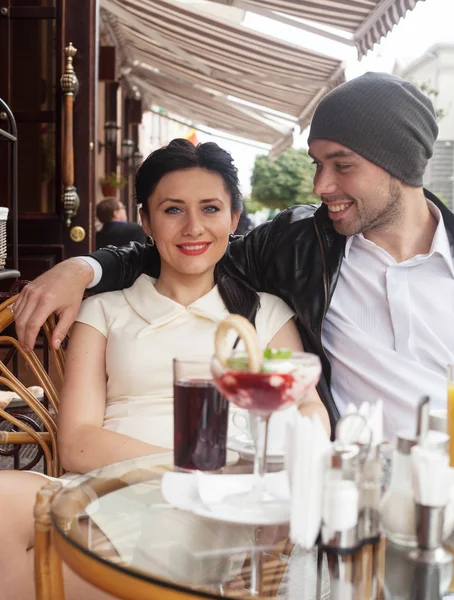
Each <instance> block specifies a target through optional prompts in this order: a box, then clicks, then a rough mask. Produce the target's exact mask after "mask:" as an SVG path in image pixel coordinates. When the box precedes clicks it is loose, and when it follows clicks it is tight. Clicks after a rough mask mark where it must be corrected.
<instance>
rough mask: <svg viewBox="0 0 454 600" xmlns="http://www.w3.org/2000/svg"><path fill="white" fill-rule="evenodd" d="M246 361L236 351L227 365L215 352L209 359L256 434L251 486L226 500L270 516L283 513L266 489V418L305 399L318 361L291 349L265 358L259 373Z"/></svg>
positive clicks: (315, 378)
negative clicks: (279, 356)
mask: <svg viewBox="0 0 454 600" xmlns="http://www.w3.org/2000/svg"><path fill="white" fill-rule="evenodd" d="M247 364H248V363H247V354H241V353H238V352H234V353H232V355H231V360H228V361H227V363H226V366H223V365H222V364H221V363H220V361H219V360H218V358H217V357H216V356H215V357H213V359H212V363H211V371H212V374H213V378H214V382H215V384H216V387H217V388H218V389H219V391H220V392H221V394H223V395H224V396H225V397H226V398H227V399H228V400H229V401H230V402H233V403H234V404H236V405H237V406H239V407H241V408H243V409H246V410H248V411H249V413H250V418H251V419H252V420H253V423H252V427H251V431H252V433H253V435H254V437H255V439H254V445H255V453H254V485H253V488H252V490H251V491H250V492H248V493H243V494H232V495H230V496H228V497H227V498H226V501H227V502H229V503H233V504H236V505H237V506H239V507H240V508H241V509H242V510H246V511H251V513H254V514H255V515H259V514H262V513H266V515H267V516H268V517H269V516H270V514H269V513H270V511H274V512H276V516H278V514H279V513H281V514H282V513H283V503H282V502H278V501H274V500H270V498H269V496H268V497H267V494H266V490H265V473H266V441H267V432H268V421H269V419H270V417H271V415H272V413H273V412H274V411H277V410H282V409H284V408H287V407H288V406H290V405H292V404H296V405H300V404H301V403H302V402H303V401H304V398H305V395H306V393H307V392H308V391H309V389H311V388H312V387H314V386H315V385H317V383H318V381H319V379H320V374H321V363H320V359H319V358H318V356H316V355H315V354H309V353H307V352H294V353H292V355H291V357H290V358H285V359H274V360H273V359H271V360H266V361H265V362H264V368H263V369H262V372H259V373H251V372H249V371H247ZM229 365H232V366H229ZM233 365H236V366H237V368H235V366H233ZM285 510H287V507H285Z"/></svg>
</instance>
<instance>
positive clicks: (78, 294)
mask: <svg viewBox="0 0 454 600" xmlns="http://www.w3.org/2000/svg"><path fill="white" fill-rule="evenodd" d="M93 276H94V273H93V269H92V268H91V267H90V265H89V264H88V263H86V262H85V261H84V260H81V259H80V258H70V259H69V260H65V261H64V262H62V263H59V264H58V265H56V266H55V267H53V268H52V269H50V271H47V272H46V273H43V274H42V275H40V276H39V277H38V278H37V279H35V280H34V281H32V282H31V283H29V284H28V285H27V286H26V287H25V288H24V289H23V290H22V292H21V293H20V294H19V297H18V299H17V301H16V303H15V304H14V320H15V322H16V331H17V337H18V339H19V342H20V344H21V346H22V347H23V349H24V350H25V351H26V352H30V351H31V350H33V348H34V346H35V343H36V338H37V336H38V333H39V330H40V328H41V327H42V325H43V324H44V322H45V321H46V319H47V317H49V315H51V314H52V313H55V314H56V315H57V316H58V323H57V326H56V327H55V330H54V332H53V334H52V347H53V348H55V349H56V350H57V349H58V348H59V347H60V344H61V341H62V340H64V339H65V336H66V334H67V333H68V330H69V328H70V327H71V325H72V324H73V323H74V321H75V319H76V316H77V313H78V311H79V307H80V304H81V302H82V298H83V295H84V292H85V289H86V287H87V285H89V284H90V283H91V281H92V280H93Z"/></svg>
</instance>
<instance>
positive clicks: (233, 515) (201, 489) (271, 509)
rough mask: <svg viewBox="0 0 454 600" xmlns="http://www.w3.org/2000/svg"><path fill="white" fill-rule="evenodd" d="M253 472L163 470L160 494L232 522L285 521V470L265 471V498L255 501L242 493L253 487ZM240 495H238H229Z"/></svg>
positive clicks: (287, 502) (181, 505)
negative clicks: (256, 503) (220, 473)
mask: <svg viewBox="0 0 454 600" xmlns="http://www.w3.org/2000/svg"><path fill="white" fill-rule="evenodd" d="M254 484H255V477H254V476H253V475H211V474H207V473H202V472H200V471H196V472H195V473H194V474H186V473H165V474H164V477H163V478H162V484H161V485H162V487H161V490H162V494H163V496H164V499H165V500H166V501H167V502H168V503H169V504H170V505H172V506H175V507H176V508H180V509H183V510H189V511H191V512H193V513H195V514H198V515H203V516H211V518H218V519H221V520H225V521H231V522H232V523H250V524H263V525H264V524H267V523H284V522H287V521H288V519H289V505H290V490H289V483H288V475H287V473H286V471H279V472H277V473H267V474H266V475H265V494H264V501H263V502H262V503H260V505H258V506H257V505H254V504H252V503H251V502H248V499H247V498H245V501H244V503H242V501H241V500H242V496H246V494H248V493H249V492H251V491H252V489H253V486H254ZM237 494H238V495H239V496H238V498H233V499H232V496H235V495H237Z"/></svg>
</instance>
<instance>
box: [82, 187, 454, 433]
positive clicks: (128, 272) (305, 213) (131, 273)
mask: <svg viewBox="0 0 454 600" xmlns="http://www.w3.org/2000/svg"><path fill="white" fill-rule="evenodd" d="M425 194H426V197H427V198H429V199H430V200H432V202H434V203H435V204H436V205H437V206H438V208H439V209H440V211H441V213H442V215H443V220H444V223H445V225H446V228H447V229H448V231H450V233H451V234H452V235H453V236H454V214H453V213H452V212H451V211H450V210H448V209H447V208H446V206H445V205H444V204H443V203H442V202H441V201H440V200H438V198H437V197H436V196H434V195H433V194H431V193H430V192H428V191H427V190H425ZM327 212H328V211H327V209H326V207H325V206H323V205H322V206H314V205H300V206H293V207H292V208H289V209H287V210H285V211H283V212H282V213H280V214H279V215H278V216H277V217H276V218H275V219H273V221H269V222H268V223H264V224H263V225H260V226H259V227H257V228H256V229H254V230H253V231H251V232H250V233H249V234H248V235H246V236H245V237H244V238H242V237H239V238H236V239H235V240H234V241H233V242H231V243H230V245H229V250H228V253H227V256H226V257H225V260H226V267H227V269H228V270H229V271H230V272H231V274H232V275H234V276H236V277H238V278H240V279H242V280H243V281H245V282H246V283H247V284H248V285H250V286H252V287H253V288H254V289H255V290H256V291H258V292H269V293H271V294H275V295H277V296H280V297H281V298H282V299H283V300H285V301H286V302H287V304H288V305H289V306H291V307H292V308H293V309H294V310H295V312H296V314H297V316H298V328H299V331H300V334H301V339H302V341H303V344H304V348H305V350H306V351H307V352H314V353H316V354H318V355H319V356H320V359H321V361H322V365H323V376H322V379H321V381H320V384H319V386H318V392H319V394H320V397H321V398H322V400H323V402H324V404H325V406H326V408H327V410H328V413H329V416H330V420H331V425H332V426H333V425H334V424H335V423H336V421H337V419H338V418H339V412H338V409H337V407H336V405H335V403H334V401H333V397H332V395H331V392H330V381H331V367H330V364H329V361H328V358H327V356H326V354H325V351H324V348H323V344H322V325H323V319H324V318H325V315H326V311H327V310H328V307H329V304H330V301H331V298H332V295H333V292H334V290H335V288H336V283H337V280H338V277H339V271H340V267H341V264H342V259H343V257H344V249H345V242H346V238H345V236H343V235H340V234H338V233H337V232H336V231H335V230H334V228H333V226H332V222H331V220H330V219H329V217H328V214H327ZM92 256H93V257H94V258H96V259H97V260H98V261H99V262H100V263H101V265H102V267H103V278H102V280H101V282H100V284H99V285H98V286H97V287H96V288H94V289H93V291H95V292H101V291H108V290H114V289H122V288H125V287H129V286H131V285H132V284H133V283H134V281H135V280H136V279H137V277H138V276H139V275H140V274H141V273H147V274H149V275H152V276H155V277H156V276H157V275H158V274H159V256H158V254H157V252H156V250H155V248H152V247H149V246H142V245H140V244H137V243H136V244H131V246H129V247H124V248H109V249H106V250H100V251H97V252H95V253H93V254H92Z"/></svg>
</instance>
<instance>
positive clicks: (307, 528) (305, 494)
mask: <svg viewBox="0 0 454 600" xmlns="http://www.w3.org/2000/svg"><path fill="white" fill-rule="evenodd" d="M330 451H331V444H330V441H329V439H328V436H327V434H326V431H325V429H324V427H323V425H322V423H321V421H320V418H319V417H318V415H314V416H313V417H312V418H309V417H303V416H301V414H299V413H298V414H297V415H296V417H295V419H294V421H293V423H291V424H289V426H288V445H287V452H286V457H285V466H286V469H287V471H288V474H289V481H290V492H291V508H290V537H291V539H292V541H293V542H294V543H298V544H299V545H300V546H302V547H303V548H305V549H310V548H312V547H313V546H314V544H315V542H316V540H317V536H318V534H319V531H320V525H321V520H322V492H323V479H324V471H325V463H326V456H327V455H328V454H329V452H330Z"/></svg>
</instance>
